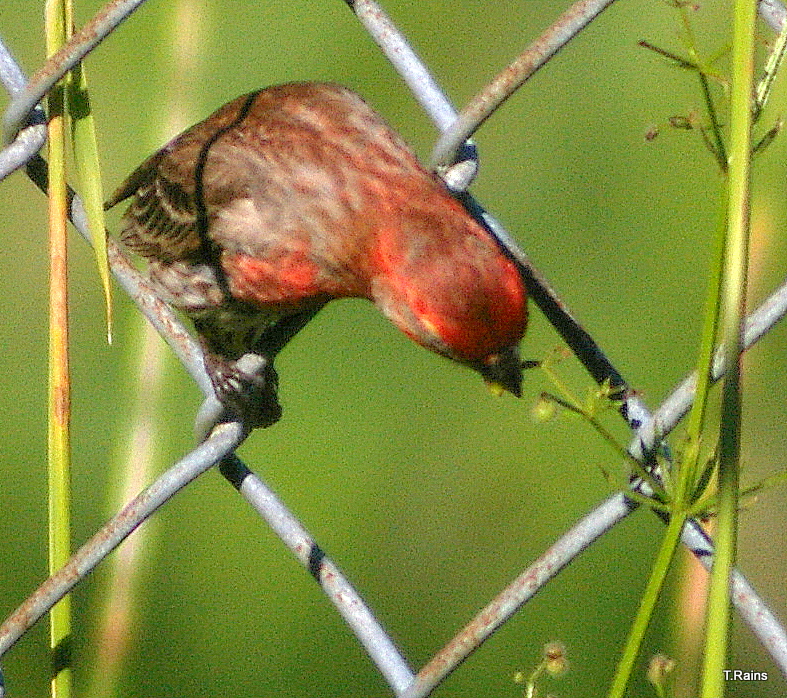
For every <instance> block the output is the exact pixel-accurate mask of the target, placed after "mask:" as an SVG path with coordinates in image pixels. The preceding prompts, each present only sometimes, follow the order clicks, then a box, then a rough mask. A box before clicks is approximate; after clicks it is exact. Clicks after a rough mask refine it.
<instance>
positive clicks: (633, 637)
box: [607, 515, 686, 698]
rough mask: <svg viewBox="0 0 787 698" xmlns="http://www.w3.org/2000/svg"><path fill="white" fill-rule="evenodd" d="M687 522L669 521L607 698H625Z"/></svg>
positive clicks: (681, 518)
mask: <svg viewBox="0 0 787 698" xmlns="http://www.w3.org/2000/svg"><path fill="white" fill-rule="evenodd" d="M685 522H686V517H685V516H683V515H675V516H673V517H672V518H671V519H670V522H669V525H668V526H667V530H666V531H665V533H664V538H662V541H661V547H660V548H659V552H658V555H657V556H656V560H655V562H654V563H653V570H652V571H651V574H650V579H648V585H647V587H646V588H645V592H644V593H643V594H642V599H641V600H640V603H639V610H638V611H637V615H636V617H635V619H634V622H633V623H632V624H631V630H629V636H628V638H627V639H626V645H625V647H624V648H623V655H622V656H621V658H620V661H619V662H618V666H617V669H616V670H615V677H614V679H613V680H612V685H611V687H610V689H609V693H608V694H607V698H622V697H623V695H624V694H625V691H626V685H627V684H628V682H629V678H630V677H631V672H632V670H633V668H634V662H635V661H636V659H637V656H638V654H639V650H640V647H641V646H642V640H643V639H644V637H645V632H646V631H647V629H648V626H649V625H650V619H651V617H652V616H653V610H654V609H655V607H656V603H657V601H658V600H659V594H660V593H661V589H662V587H663V586H664V579H665V578H666V576H667V572H668V571H669V568H670V563H671V562H672V558H673V557H674V555H675V550H676V549H677V547H678V544H679V543H680V534H681V531H682V530H683V526H684V524H685Z"/></svg>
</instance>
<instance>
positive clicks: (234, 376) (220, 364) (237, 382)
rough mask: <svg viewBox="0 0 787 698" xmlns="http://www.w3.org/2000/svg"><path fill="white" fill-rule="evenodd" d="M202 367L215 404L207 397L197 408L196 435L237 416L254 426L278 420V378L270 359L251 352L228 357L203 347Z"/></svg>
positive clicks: (263, 425) (279, 411)
mask: <svg viewBox="0 0 787 698" xmlns="http://www.w3.org/2000/svg"><path fill="white" fill-rule="evenodd" d="M204 345H205V344H204V342H203V347H204ZM205 368H206V370H207V372H208V375H209V376H210V379H211V382H212V383H213V388H214V390H215V391H216V398H217V399H218V403H217V402H216V401H215V400H211V399H208V400H206V401H205V403H204V404H203V406H202V408H201V409H200V413H199V415H198V416H197V423H196V431H197V436H198V438H199V437H204V436H205V435H206V434H208V433H209V432H210V430H211V429H212V428H213V427H214V426H215V425H216V424H218V423H220V422H222V421H228V420H233V419H238V420H240V421H242V422H243V423H244V425H245V426H246V427H248V428H249V429H254V428H256V427H269V426H271V424H275V423H276V422H277V421H278V420H279V418H280V417H281V406H280V405H279V401H278V399H277V388H278V384H279V381H278V376H277V375H276V370H275V369H274V368H273V362H272V361H270V360H268V359H267V358H265V357H264V356H261V355H260V354H253V353H247V354H244V355H243V356H241V357H240V358H238V359H235V360H232V359H228V358H226V357H223V356H219V355H218V354H215V353H213V352H211V351H210V350H209V349H207V347H205Z"/></svg>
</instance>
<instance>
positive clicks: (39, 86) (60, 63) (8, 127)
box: [3, 0, 145, 143]
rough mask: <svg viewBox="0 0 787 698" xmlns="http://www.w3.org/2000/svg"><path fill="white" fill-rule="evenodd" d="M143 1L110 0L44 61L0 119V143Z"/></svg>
mask: <svg viewBox="0 0 787 698" xmlns="http://www.w3.org/2000/svg"><path fill="white" fill-rule="evenodd" d="M143 2H145V0H112V1H111V2H108V3H107V4H106V5H104V7H102V8H101V9H100V10H99V11H98V12H97V13H96V14H95V15H94V16H93V18H92V19H91V20H90V21H89V22H88V23H87V24H85V26H84V27H82V29H80V30H79V31H78V32H76V33H75V34H74V36H73V38H72V39H71V41H69V42H68V43H67V44H66V45H65V46H63V48H62V49H60V50H59V51H58V52H57V53H55V54H54V55H53V56H52V57H50V58H49V59H47V61H46V62H45V63H44V65H43V66H42V67H41V68H39V70H38V71H37V72H36V73H35V75H33V77H32V78H31V79H30V81H29V82H28V83H27V85H25V88H24V89H23V90H22V91H21V93H20V94H19V95H17V96H16V97H14V99H13V101H12V102H11V104H9V105H8V108H7V109H6V112H5V115H4V116H3V142H5V143H8V142H9V141H11V140H12V139H13V138H14V136H16V134H17V132H18V131H19V129H20V128H21V127H22V125H23V124H24V123H25V121H26V119H27V116H28V114H30V112H31V111H33V109H34V108H35V106H36V104H38V103H39V102H40V101H41V99H43V97H44V95H45V94H46V93H47V92H49V90H50V89H51V87H52V85H54V84H55V83H56V82H57V81H58V80H60V78H62V77H63V76H64V75H65V74H66V73H67V72H68V71H69V70H71V68H73V67H74V66H75V65H76V64H77V63H79V61H81V60H82V59H83V58H84V57H85V56H86V55H87V54H88V53H90V52H91V51H92V50H93V49H94V48H95V47H96V46H98V45H99V44H100V43H101V42H102V41H103V40H104V38H105V37H106V36H107V35H108V34H109V33H110V32H111V31H112V30H113V29H115V28H116V27H117V26H118V25H119V24H120V23H121V22H122V21H123V20H125V19H126V18H127V17H128V16H129V15H130V14H131V13H132V12H133V11H134V10H136V9H137V8H138V7H139V6H140V5H141V4H142V3H143Z"/></svg>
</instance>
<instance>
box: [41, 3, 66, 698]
mask: <svg viewBox="0 0 787 698" xmlns="http://www.w3.org/2000/svg"><path fill="white" fill-rule="evenodd" d="M45 24H46V44H47V52H48V53H49V54H52V53H54V52H55V51H57V50H58V49H59V48H60V46H62V45H63V43H65V41H66V40H67V35H68V27H69V26H70V24H69V8H68V7H67V3H65V4H64V2H63V1H62V0H47V3H46V5H45ZM49 117H50V118H49V181H50V184H51V186H50V190H49V199H48V202H49V264H50V267H49V429H48V433H49V439H48V441H49V447H48V469H49V573H50V574H54V573H55V572H56V571H57V570H58V569H60V568H61V567H62V566H63V565H64V564H65V563H66V561H67V560H68V558H69V556H70V555H71V445H70V433H69V430H70V422H71V386H70V376H69V356H68V239H67V227H66V223H67V221H68V200H67V196H66V169H65V168H66V112H65V85H64V83H63V82H61V83H60V84H58V85H57V86H55V88H54V89H53V90H52V91H51V92H50V93H49ZM49 622H50V629H49V634H50V647H51V650H52V674H51V685H50V690H51V695H52V696H53V698H68V697H69V696H70V695H71V649H70V646H71V600H70V597H68V596H66V597H64V598H63V599H62V600H61V601H60V603H58V604H57V605H56V606H54V607H53V608H52V610H51V612H50V615H49Z"/></svg>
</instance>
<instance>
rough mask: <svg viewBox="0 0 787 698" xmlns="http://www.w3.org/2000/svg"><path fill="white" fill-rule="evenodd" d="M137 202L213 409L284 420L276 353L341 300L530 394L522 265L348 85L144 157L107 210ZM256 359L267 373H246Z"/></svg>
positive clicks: (225, 117) (240, 105)
mask: <svg viewBox="0 0 787 698" xmlns="http://www.w3.org/2000/svg"><path fill="white" fill-rule="evenodd" d="M131 196H133V199H132V203H131V205H130V207H129V209H128V211H127V212H126V214H125V216H124V219H123V222H124V228H123V230H122V234H121V237H122V240H123V242H124V243H125V244H126V245H127V246H128V247H130V248H131V249H132V250H134V251H136V252H138V253H140V254H142V255H143V256H144V257H146V258H147V259H148V261H149V274H150V277H151V279H152V280H153V281H154V283H155V284H156V285H157V286H158V287H159V288H160V292H161V295H162V297H163V298H164V299H165V300H167V301H168V302H169V303H171V304H172V305H173V306H175V307H176V308H179V309H181V310H182V311H184V312H185V313H186V314H187V315H188V316H189V317H190V318H191V319H192V320H193V321H194V324H195V328H196V330H197V333H198V335H199V337H200V340H201V342H202V344H203V346H204V348H205V350H206V367H207V369H208V373H209V374H210V376H211V379H212V381H213V383H214V386H215V388H216V392H217V396H218V397H219V400H220V401H221V402H222V403H223V404H224V405H225V407H227V408H228V409H229V411H230V412H231V413H233V415H234V416H240V417H242V418H244V419H246V421H247V424H248V425H249V426H267V425H269V424H272V423H273V422H275V421H276V420H277V419H278V418H279V416H280V413H281V408H280V407H279V405H278V402H277V398H276V380H277V379H276V374H275V372H274V370H273V365H272V361H273V358H274V356H275V354H276V352H277V351H278V350H279V349H280V348H281V346H283V344H284V343H286V341H287V340H288V339H289V338H290V337H291V336H292V335H293V334H294V333H295V332H297V331H298V330H299V329H300V328H301V327H302V326H303V324H305V322H306V320H308V318H310V317H311V316H312V315H313V314H314V313H315V312H316V311H317V310H318V309H319V308H321V307H322V306H323V305H324V304H325V303H327V302H328V301H329V300H331V299H333V298H346V297H358V298H368V299H369V300H371V301H372V302H373V303H374V304H375V305H376V306H377V307H378V308H379V309H380V310H381V311H382V312H383V314H384V315H385V316H386V317H388V318H389V319H390V320H391V321H392V322H393V323H394V324H395V325H396V326H397V327H398V328H399V329H400V330H402V331H403V332H404V333H405V334H406V335H407V336H409V337H410V338H411V339H413V340H415V341H416V342H417V343H418V344H420V345H422V346H424V347H426V348H428V349H431V350H432V351H434V352H437V353H438V354H442V355H443V356H446V357H448V358H449V359H453V360H454V361H457V362H459V363H462V364H465V365H467V366H470V367H472V368H473V369H475V370H476V371H478V372H479V373H480V374H481V375H482V376H483V377H484V378H485V379H486V381H487V382H489V383H491V384H495V385H497V386H498V387H502V388H505V389H507V390H509V391H510V392H512V393H514V394H515V395H519V394H520V390H521V380H522V372H521V362H520V360H519V357H518V351H517V344H518V343H519V341H520V339H521V338H522V336H523V335H524V332H525V327H526V324H527V295H526V292H525V289H524V286H523V284H522V279H521V277H520V274H519V271H518V270H517V268H516V266H515V265H514V263H513V262H512V261H511V260H510V259H509V258H508V257H507V256H506V253H505V252H504V251H503V250H502V249H501V248H500V246H499V245H498V243H497V242H496V240H495V239H494V238H493V237H492V236H491V235H490V234H489V233H488V232H487V231H486V230H485V229H484V228H483V227H482V226H481V225H480V224H479V223H477V222H476V221H475V220H474V219H473V218H472V217H471V216H470V215H469V214H468V213H467V212H466V211H465V209H464V208H463V207H462V206H461V204H460V203H458V202H457V201H456V200H455V199H454V198H453V197H452V196H451V195H450V193H449V192H448V190H447V189H446V187H445V185H444V184H443V183H442V182H441V181H440V180H439V179H438V178H437V177H436V176H434V175H432V174H430V173H429V172H427V171H426V170H424V169H423V167H421V165H420V164H419V163H418V161H417V160H416V158H415V156H414V155H413V153H412V152H411V151H410V149H409V148H408V147H407V145H406V144H405V143H404V142H403V141H402V140H401V139H400V138H399V136H398V135H397V134H396V133H395V132H394V131H393V130H392V129H391V128H390V127H389V126H388V125H387V124H386V123H385V122H384V121H383V119H382V118H381V117H380V116H378V115H377V114H376V113H375V112H374V111H373V110H372V109H371V108H370V107H369V106H368V105H367V104H366V103H365V102H364V101H363V100H361V98H360V97H358V96H357V95H356V94H354V93H353V92H351V91H350V90H348V89H346V88H344V87H341V86H339V85H334V84H322V83H314V82H304V83H291V84H286V85H280V86H275V87H269V88H267V89H264V90H260V91H258V92H253V93H251V94H248V95H244V96H242V97H239V98H237V99H235V100H234V101H232V102H229V103H228V104H226V105H224V106H223V107H221V108H220V109H219V110H218V111H216V112H215V113H214V114H212V115H211V116H209V117H208V118H207V119H206V120H205V121H202V122H200V123H198V124H197V125H195V126H193V127H191V128H190V129H188V130H187V131H185V132H184V133H182V134H181V135H180V136H178V137H177V138H175V139H174V140H173V141H171V142H170V143H169V144H168V145H166V146H165V147H164V148H162V149H161V150H160V151H158V152H157V153H155V154H154V155H153V156H151V157H150V158H148V159H147V160H146V161H145V162H143V163H142V165H140V166H139V167H138V168H137V169H136V170H135V171H134V172H133V173H132V174H131V175H130V176H129V177H128V179H127V180H126V181H125V182H124V183H123V184H122V185H121V186H120V187H119V188H118V190H117V191H116V192H115V194H114V195H113V196H112V197H111V199H110V200H109V201H108V202H107V204H106V207H107V208H109V207H111V206H114V205H115V204H117V203H118V202H120V201H123V200H124V199H126V198H128V197H131ZM247 354H252V355H260V356H262V357H263V358H264V359H265V361H264V362H263V368H262V369H260V370H258V371H248V370H247V369H245V368H244V363H243V361H241V357H243V356H244V355H247ZM238 413H240V414H238Z"/></svg>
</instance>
